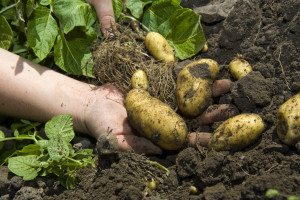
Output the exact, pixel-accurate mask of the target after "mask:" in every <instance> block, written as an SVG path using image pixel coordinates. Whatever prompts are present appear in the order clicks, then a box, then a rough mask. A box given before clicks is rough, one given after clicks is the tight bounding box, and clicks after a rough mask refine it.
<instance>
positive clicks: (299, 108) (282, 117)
mask: <svg viewBox="0 0 300 200" xmlns="http://www.w3.org/2000/svg"><path fill="white" fill-rule="evenodd" d="M276 125H277V135H278V137H279V139H280V140H281V141H282V142H283V143H284V144H286V145H289V146H294V145H295V144H296V143H298V142H299V141H300V93H298V94H296V95H295V96H293V97H292V98H291V99H289V100H287V101H286V102H285V103H283V104H282V105H281V106H280V107H279V109H278V111H277V121H276Z"/></svg>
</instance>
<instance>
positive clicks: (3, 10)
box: [0, 1, 19, 15]
mask: <svg viewBox="0 0 300 200" xmlns="http://www.w3.org/2000/svg"><path fill="white" fill-rule="evenodd" d="M18 3H19V1H18V2H17V3H14V4H11V5H9V6H6V7H5V8H3V9H2V10H0V15H1V14H2V13H4V12H5V11H7V10H9V9H11V8H13V7H15V6H17V5H18Z"/></svg>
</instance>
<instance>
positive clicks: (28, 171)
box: [8, 155, 41, 180]
mask: <svg viewBox="0 0 300 200" xmlns="http://www.w3.org/2000/svg"><path fill="white" fill-rule="evenodd" d="M8 168H9V169H10V171H12V172H13V173H14V174H16V175H18V176H23V180H33V179H34V178H35V177H37V176H38V173H39V171H40V170H41V168H40V167H39V161H38V157H37V156H34V155H28V156H17V157H12V158H9V159H8Z"/></svg>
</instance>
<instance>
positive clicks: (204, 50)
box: [201, 42, 208, 53]
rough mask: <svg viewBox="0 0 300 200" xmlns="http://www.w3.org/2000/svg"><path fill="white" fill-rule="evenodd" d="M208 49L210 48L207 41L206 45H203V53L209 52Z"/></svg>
mask: <svg viewBox="0 0 300 200" xmlns="http://www.w3.org/2000/svg"><path fill="white" fill-rule="evenodd" d="M207 50H208V45H207V42H206V43H205V44H204V46H203V48H202V49H201V52H202V53H205V52H207Z"/></svg>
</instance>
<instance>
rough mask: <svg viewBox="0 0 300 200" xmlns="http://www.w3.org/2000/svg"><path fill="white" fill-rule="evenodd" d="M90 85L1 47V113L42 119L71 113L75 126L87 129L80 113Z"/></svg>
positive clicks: (78, 128) (77, 128) (79, 129)
mask: <svg viewBox="0 0 300 200" xmlns="http://www.w3.org/2000/svg"><path fill="white" fill-rule="evenodd" d="M91 87H92V86H91V85H88V84H85V83H82V82H79V81H77V80H75V79H72V78H69V77H67V76H64V75H62V74H60V73H57V72H55V71H53V70H51V69H48V68H45V67H42V66H40V65H38V64H35V63H33V62H31V61H28V60H26V59H24V58H21V57H19V56H17V55H15V54H13V53H10V52H8V51H6V50H3V49H1V48H0V113H2V114H5V115H9V116H14V117H20V118H25V119H30V120H37V121H42V122H46V121H47V120H49V119H51V117H53V116H54V115H58V114H72V116H73V120H74V128H75V129H76V130H78V131H81V132H87V130H86V129H85V125H84V124H81V123H82V121H83V120H82V119H81V117H82V116H83V115H84V114H83V112H84V108H85V106H87V102H88V98H89V97H88V96H89V91H91ZM74 108H76V109H74Z"/></svg>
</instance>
